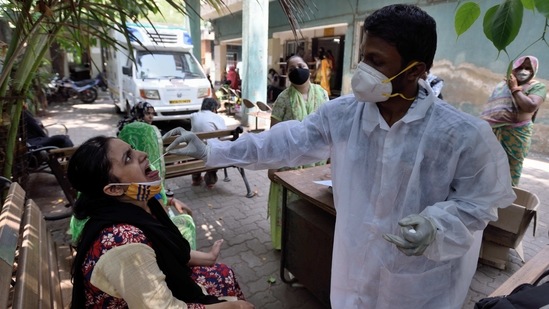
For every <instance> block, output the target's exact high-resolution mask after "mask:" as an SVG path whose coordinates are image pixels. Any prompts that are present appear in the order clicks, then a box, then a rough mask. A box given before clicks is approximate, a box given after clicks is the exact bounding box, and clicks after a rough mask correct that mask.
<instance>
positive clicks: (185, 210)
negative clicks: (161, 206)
mask: <svg viewBox="0 0 549 309" xmlns="http://www.w3.org/2000/svg"><path fill="white" fill-rule="evenodd" d="M168 206H173V207H175V209H176V210H177V211H178V212H179V213H180V214H187V215H189V216H191V217H192V215H193V211H192V210H191V209H190V208H189V206H187V204H185V203H183V202H182V201H180V200H178V199H176V198H170V199H169V200H168Z"/></svg>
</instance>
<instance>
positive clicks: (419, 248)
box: [383, 215, 437, 255]
mask: <svg viewBox="0 0 549 309" xmlns="http://www.w3.org/2000/svg"><path fill="white" fill-rule="evenodd" d="M398 224H399V225H400V226H401V228H400V230H401V233H402V237H400V236H397V235H392V234H384V235H383V238H384V239H385V240H386V241H388V242H391V243H393V244H395V245H396V246H397V248H398V250H400V251H402V252H403V253H404V254H406V255H422V254H423V252H424V251H425V249H427V247H429V245H430V244H431V243H432V242H433V241H434V240H435V236H436V231H437V229H436V226H435V225H434V224H433V222H431V220H429V219H428V218H426V217H424V216H421V215H409V216H407V217H405V218H402V219H401V220H400V221H398Z"/></svg>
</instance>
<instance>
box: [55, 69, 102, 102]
mask: <svg viewBox="0 0 549 309" xmlns="http://www.w3.org/2000/svg"><path fill="white" fill-rule="evenodd" d="M97 87H100V88H101V89H103V90H104V91H105V90H106V89H107V84H106V82H105V79H104V78H103V75H102V74H101V73H99V74H98V75H97V76H96V78H95V79H86V80H82V81H76V82H75V81H73V80H71V79H69V78H67V77H65V78H60V77H59V74H56V75H55V76H54V77H53V78H52V80H51V81H50V82H49V83H48V85H47V86H46V87H45V88H46V98H47V100H48V102H65V101H67V100H68V99H71V98H79V99H80V100H81V101H82V102H84V103H93V102H94V101H95V100H96V99H97Z"/></svg>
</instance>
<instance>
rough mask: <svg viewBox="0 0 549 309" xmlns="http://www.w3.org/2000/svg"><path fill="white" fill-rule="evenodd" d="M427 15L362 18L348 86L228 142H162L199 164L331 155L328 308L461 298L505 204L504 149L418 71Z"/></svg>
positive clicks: (509, 198) (450, 302) (297, 161)
mask: <svg viewBox="0 0 549 309" xmlns="http://www.w3.org/2000/svg"><path fill="white" fill-rule="evenodd" d="M436 44H437V35H436V24H435V21H434V19H433V18H432V17H430V16H429V15H428V14H427V13H425V12H424V11H423V10H421V9H420V8H418V7H417V6H414V5H404V4H397V5H390V6H386V7H383V8H381V9H379V10H377V11H375V12H373V13H372V14H371V15H369V16H368V17H367V18H366V20H365V21H364V37H363V44H362V46H361V55H362V57H361V61H360V63H359V65H358V67H357V68H356V71H355V73H354V76H353V78H352V89H353V94H351V95H346V96H342V97H340V98H337V99H335V100H333V101H329V102H327V103H325V104H324V105H323V106H321V107H320V108H319V109H318V110H317V112H315V113H313V114H311V115H309V116H308V117H307V118H305V119H304V120H303V121H302V122H299V121H286V122H281V123H279V124H276V125H275V126H273V127H272V128H271V130H269V131H266V132H263V133H261V134H244V135H242V136H241V137H240V138H239V139H238V140H236V141H234V142H221V141H213V142H211V143H210V142H209V143H208V145H207V146H206V145H205V144H204V143H203V142H202V141H200V140H199V139H198V138H197V137H196V136H195V135H193V134H192V133H190V132H186V131H184V130H182V129H180V128H176V129H174V130H173V131H171V132H169V133H168V134H167V135H175V134H181V136H180V137H178V138H177V139H176V140H175V141H174V144H172V145H170V147H169V148H170V149H171V148H172V147H173V146H175V145H176V144H179V143H181V142H186V143H188V145H187V146H186V147H184V148H182V149H177V150H176V149H174V150H172V152H176V153H182V154H186V155H191V156H194V157H197V158H202V159H204V160H205V161H206V164H207V165H208V166H225V165H228V164H234V165H238V166H242V167H246V168H249V169H267V168H278V167H282V166H296V165H303V164H306V163H312V162H318V161H320V160H323V159H327V158H328V157H330V158H331V169H332V172H331V174H332V181H333V192H334V202H335V207H336V210H337V219H336V226H335V238H334V249H333V261H332V282H331V294H330V300H331V305H332V308H337V309H349V308H360V309H363V308H414V309H420V308H421V309H428V308H436V309H441V308H444V309H448V308H461V307H462V305H463V302H464V300H465V297H466V295H467V291H468V288H469V285H470V283H471V279H472V277H473V275H474V273H475V270H476V265H477V260H478V255H479V248H480V243H481V236H482V230H483V229H484V228H485V227H486V224H487V223H488V221H490V220H496V219H497V208H498V207H506V206H507V205H510V204H511V203H512V202H513V201H514V199H515V195H514V193H513V190H512V188H511V185H510V184H511V179H510V176H509V167H508V163H507V157H506V155H505V152H504V151H503V149H502V148H501V146H500V144H499V143H498V142H497V140H496V138H495V137H494V134H493V133H492V131H491V129H490V127H489V126H488V125H487V123H486V122H484V121H483V120H481V119H478V118H475V117H473V116H470V115H467V114H465V113H462V112H460V111H458V110H456V109H454V108H453V107H452V106H450V105H448V104H447V103H445V102H443V101H442V100H440V99H438V98H437V97H436V96H435V95H434V94H433V92H432V90H430V87H428V86H427V85H426V84H425V81H424V80H423V79H421V76H422V75H423V74H424V72H426V71H428V70H429V69H430V68H431V65H432V63H433V58H434V55H435V50H436Z"/></svg>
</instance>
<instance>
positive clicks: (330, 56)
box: [326, 49, 337, 89]
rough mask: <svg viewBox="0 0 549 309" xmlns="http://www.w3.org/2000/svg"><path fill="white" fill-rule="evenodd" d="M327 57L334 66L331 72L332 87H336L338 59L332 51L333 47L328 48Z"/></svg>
mask: <svg viewBox="0 0 549 309" xmlns="http://www.w3.org/2000/svg"><path fill="white" fill-rule="evenodd" d="M326 58H328V60H329V61H330V66H331V67H332V68H331V69H330V71H331V73H330V81H329V82H330V89H335V88H336V86H335V84H336V75H337V73H336V70H337V69H336V59H335V57H334V54H333V53H332V50H331V49H328V50H327V51H326Z"/></svg>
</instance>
